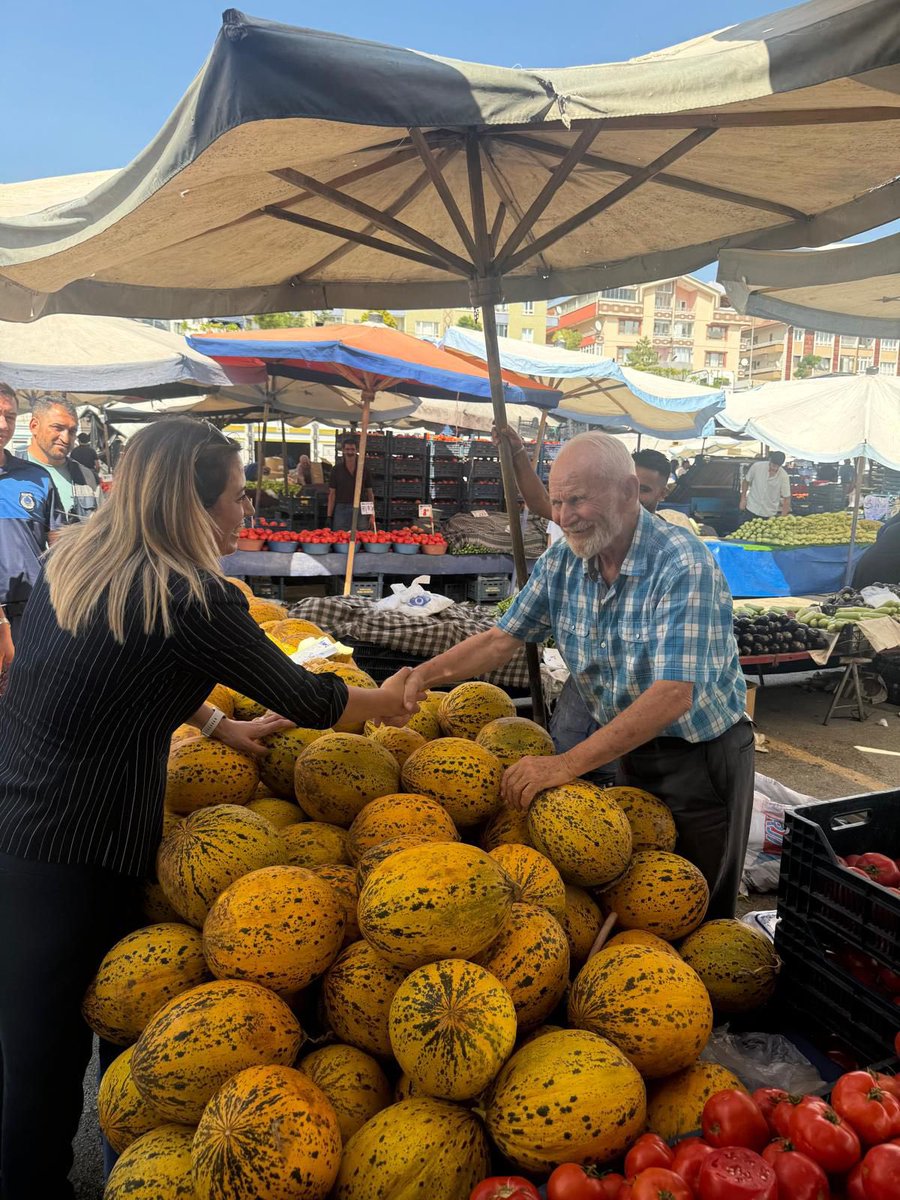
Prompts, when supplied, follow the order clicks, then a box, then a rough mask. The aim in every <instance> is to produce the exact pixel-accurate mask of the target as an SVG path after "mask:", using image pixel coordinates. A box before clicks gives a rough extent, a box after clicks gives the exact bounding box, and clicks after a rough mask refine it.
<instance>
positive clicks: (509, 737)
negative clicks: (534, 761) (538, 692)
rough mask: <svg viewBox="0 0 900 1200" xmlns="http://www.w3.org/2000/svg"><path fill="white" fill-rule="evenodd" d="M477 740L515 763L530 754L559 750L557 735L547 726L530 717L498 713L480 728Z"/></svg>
mask: <svg viewBox="0 0 900 1200" xmlns="http://www.w3.org/2000/svg"><path fill="white" fill-rule="evenodd" d="M475 741H476V742H477V743H478V745H479V746H484V748H485V750H490V752H491V754H493V755H494V757H495V758H499V760H500V762H501V763H502V764H503V766H504V767H511V766H512V765H513V764H514V763H517V762H518V761H519V759H520V758H525V757H526V756H529V755H535V756H541V755H546V754H555V753H556V749H555V747H554V745H553V738H552V737H551V736H550V734H549V733H548V732H547V730H546V729H543V728H541V726H540V725H538V724H537V722H536V721H529V720H528V718H527V717H498V718H497V719H496V720H495V721H489V722H488V723H487V725H485V726H483V728H482V729H481V730H480V731H479V733H478V736H477V737H476V738H475Z"/></svg>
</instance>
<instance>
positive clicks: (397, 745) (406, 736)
mask: <svg viewBox="0 0 900 1200" xmlns="http://www.w3.org/2000/svg"><path fill="white" fill-rule="evenodd" d="M364 732H365V735H366V737H370V738H372V740H373V741H376V742H378V743H379V744H380V745H382V746H384V748H385V750H390V752H391V754H393V756H394V758H396V760H397V766H398V767H402V766H403V764H404V763H405V762H406V760H407V759H408V758H409V756H410V755H411V754H412V753H413V752H414V751H416V750H418V749H419V747H420V746H424V745H425V743H426V741H427V740H428V739H427V738H424V737H423V736H422V735H421V733H416V731H415V729H410V728H409V726H408V725H404V726H403V727H402V728H399V729H398V728H397V726H395V725H376V724H374V722H372V721H366V725H365V730H364Z"/></svg>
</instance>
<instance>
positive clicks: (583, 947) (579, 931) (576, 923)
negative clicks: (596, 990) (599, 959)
mask: <svg viewBox="0 0 900 1200" xmlns="http://www.w3.org/2000/svg"><path fill="white" fill-rule="evenodd" d="M559 923H560V925H562V929H563V933H564V934H565V935H566V941H567V942H568V943H569V958H570V959H571V962H572V966H573V967H582V966H584V964H585V963H586V962H587V956H588V955H589V954H590V952H591V947H592V946H593V944H594V942H595V941H596V940H597V934H598V933H599V932H600V928H601V926H602V925H603V914H602V913H601V911H600V906H599V904H597V902H596V900H595V899H594V898H593V896H592V895H591V894H590V892H586V891H585V890H584V888H580V887H577V886H576V885H575V884H574V883H567V884H566V907H565V911H564V912H563V914H562V916H561V917H560V918H559Z"/></svg>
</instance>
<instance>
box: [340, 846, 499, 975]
mask: <svg viewBox="0 0 900 1200" xmlns="http://www.w3.org/2000/svg"><path fill="white" fill-rule="evenodd" d="M513 893H514V886H513V882H512V880H511V879H510V878H509V876H508V875H507V874H506V872H505V871H504V870H503V868H502V867H501V866H500V865H499V864H498V863H496V862H494V860H493V859H492V858H490V857H489V855H487V854H485V853H484V851H483V850H479V849H477V848H476V847H475V846H468V845H466V844H465V843H463V842H429V843H427V844H426V845H424V846H416V847H413V848H411V849H408V850H400V851H399V852H398V853H397V854H392V855H391V856H390V858H386V859H385V860H384V862H382V863H380V864H379V865H378V866H377V867H376V868H375V869H374V871H373V872H372V874H371V875H370V876H369V878H368V879H367V880H366V882H365V885H364V887H363V888H362V890H361V891H360V893H359V908H358V916H359V928H360V932H361V933H362V935H363V937H364V938H365V939H366V941H367V942H368V943H369V944H370V945H371V946H372V947H373V948H374V949H375V950H376V951H377V952H378V953H379V954H381V955H383V956H384V957H385V958H386V959H387V960H388V961H389V962H393V963H396V964H397V965H398V966H404V967H407V968H410V969H412V968H413V967H420V966H424V964H425V963H429V962H435V961H437V959H439V958H472V957H473V956H474V955H476V954H478V953H480V952H481V951H482V950H484V949H486V947H487V946H488V945H489V944H490V942H491V941H492V939H493V938H494V937H495V936H496V933H497V930H498V929H502V927H503V924H504V922H505V920H506V918H507V917H508V916H509V911H510V908H511V906H512V901H513Z"/></svg>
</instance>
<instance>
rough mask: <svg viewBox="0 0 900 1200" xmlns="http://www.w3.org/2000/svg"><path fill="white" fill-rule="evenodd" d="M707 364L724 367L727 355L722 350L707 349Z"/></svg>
mask: <svg viewBox="0 0 900 1200" xmlns="http://www.w3.org/2000/svg"><path fill="white" fill-rule="evenodd" d="M706 366H708V367H724V366H725V355H724V354H723V353H722V351H721V350H707V352H706Z"/></svg>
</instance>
